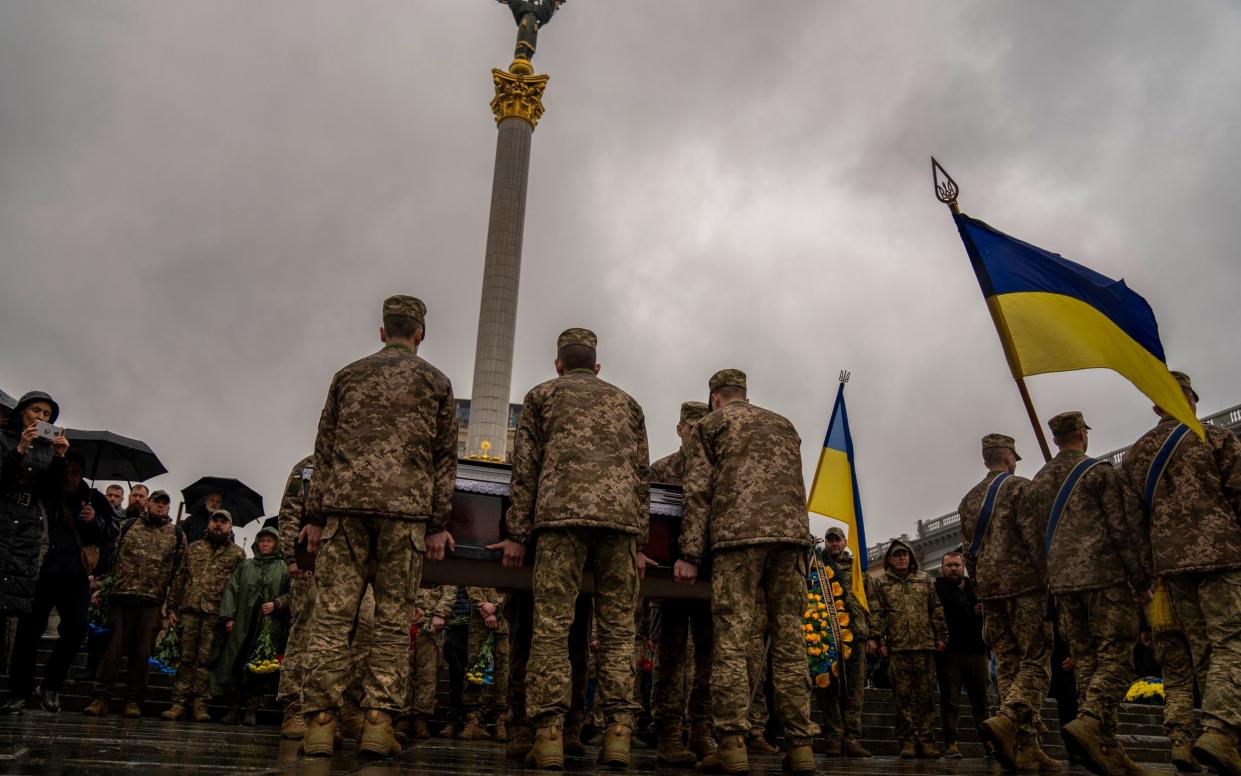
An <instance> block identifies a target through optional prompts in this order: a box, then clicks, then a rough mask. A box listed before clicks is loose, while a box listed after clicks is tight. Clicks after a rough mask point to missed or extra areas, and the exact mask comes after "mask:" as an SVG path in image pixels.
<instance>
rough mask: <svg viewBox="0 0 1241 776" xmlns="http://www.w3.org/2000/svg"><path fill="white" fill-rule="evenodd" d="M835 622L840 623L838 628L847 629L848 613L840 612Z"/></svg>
mask: <svg viewBox="0 0 1241 776" xmlns="http://www.w3.org/2000/svg"><path fill="white" fill-rule="evenodd" d="M836 622H838V623H840V627H842V628H845V627H848V625H849V615H848V613H846V612H841V613H840V614H838V615H836Z"/></svg>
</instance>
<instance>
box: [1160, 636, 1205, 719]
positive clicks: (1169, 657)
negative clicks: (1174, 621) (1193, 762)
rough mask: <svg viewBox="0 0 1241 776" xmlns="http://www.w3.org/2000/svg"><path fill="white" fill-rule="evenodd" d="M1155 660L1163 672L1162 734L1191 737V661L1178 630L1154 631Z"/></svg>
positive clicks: (1192, 665)
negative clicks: (1178, 734) (1177, 734)
mask: <svg viewBox="0 0 1241 776" xmlns="http://www.w3.org/2000/svg"><path fill="white" fill-rule="evenodd" d="M1155 659H1156V660H1158V661H1159V667H1160V668H1161V669H1163V692H1164V701H1163V731H1164V733H1165V734H1166V735H1168V736H1171V735H1172V734H1174V733H1181V734H1183V735H1185V736H1186V737H1187V738H1190V739H1191V740H1192V739H1193V738H1195V736H1194V659H1193V654H1192V653H1191V652H1190V649H1189V640H1188V639H1186V638H1185V634H1184V633H1183V632H1182V631H1180V630H1175V629H1172V630H1164V631H1155Z"/></svg>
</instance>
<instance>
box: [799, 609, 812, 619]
mask: <svg viewBox="0 0 1241 776" xmlns="http://www.w3.org/2000/svg"><path fill="white" fill-rule="evenodd" d="M813 613H814V612H811V611H810V610H809V609H807V610H806V611H805V613H804V614H802V619H805V620H809V619H810V615H811V614H813Z"/></svg>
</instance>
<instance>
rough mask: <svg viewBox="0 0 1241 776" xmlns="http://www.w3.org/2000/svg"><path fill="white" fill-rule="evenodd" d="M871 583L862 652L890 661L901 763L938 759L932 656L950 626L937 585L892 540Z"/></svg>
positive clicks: (901, 543) (945, 640) (941, 648)
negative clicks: (865, 639) (917, 759)
mask: <svg viewBox="0 0 1241 776" xmlns="http://www.w3.org/2000/svg"><path fill="white" fill-rule="evenodd" d="M883 565H884V572H883V576H879V577H875V578H874V579H873V581H872V585H871V593H870V594H869V595H867V601H869V603H870V633H869V634H868V639H867V642H866V650H867V652H870V653H872V654H873V653H875V652H876V651H878V652H879V654H881V655H884V656H886V657H887V658H888V678H889V679H891V681H892V694H893V699H894V700H895V701H896V738H897V740H899V741H900V742H901V757H902V758H906V759H909V758H913V757H926V758H936V757H939V754H940V753H939V749H938V748H937V747H936V746H935V694H936V679H935V677H936V673H935V653H936V652H943V651H944V647H945V646H947V643H948V625H947V623H945V622H944V608H943V604H942V603H941V602H940V600H939V595H938V594H937V593H936V592H935V585H934V583H933V582H932V580H931V578H930V577H929V576H927V574H926V572H925V571H921V570H919V569H918V559H917V557H915V556H914V551H913V548H912V547H910V546H909V545H908V544H907V543H906V542H904V541H903V540H901V539H893V540H892V543H891V544H889V545H888V551H887V552H886V553H885V554H884V556H883Z"/></svg>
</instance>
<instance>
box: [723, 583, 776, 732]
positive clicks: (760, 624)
mask: <svg viewBox="0 0 1241 776" xmlns="http://www.w3.org/2000/svg"><path fill="white" fill-rule="evenodd" d="M767 646H768V639H767V610H766V609H765V608H763V607H761V606H760V607H756V609H755V612H754V623H753V625H752V626H751V627H750V642H749V644H748V645H747V646H746V652H745V670H746V673H747V674H748V675H749V679H750V713H749V714H748V715H747V716H746V721H747V722H748V723H749V725H750V735H752V736H760V735H763V734H764V733H766V732H767V722H768V719H769V718H770V716H771V714H770V713H769V712H768V710H767ZM713 657H714V656H713Z"/></svg>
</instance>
